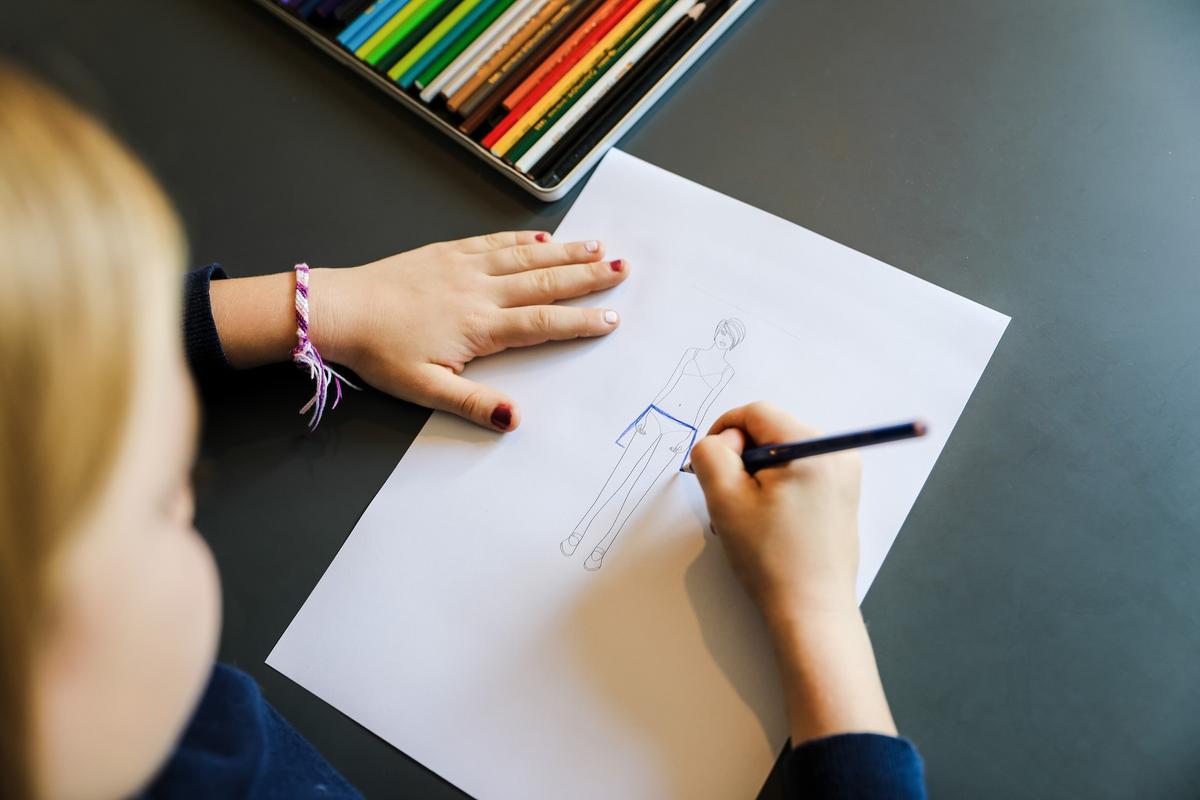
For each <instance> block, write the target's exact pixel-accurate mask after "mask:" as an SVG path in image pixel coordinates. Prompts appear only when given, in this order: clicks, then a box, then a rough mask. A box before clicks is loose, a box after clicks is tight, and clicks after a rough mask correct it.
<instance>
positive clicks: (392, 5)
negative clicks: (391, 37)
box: [337, 0, 408, 51]
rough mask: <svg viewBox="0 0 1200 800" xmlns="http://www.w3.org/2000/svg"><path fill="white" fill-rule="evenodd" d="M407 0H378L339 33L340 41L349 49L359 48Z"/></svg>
mask: <svg viewBox="0 0 1200 800" xmlns="http://www.w3.org/2000/svg"><path fill="white" fill-rule="evenodd" d="M407 2H408V0H378V2H376V3H374V4H373V5H371V7H370V8H368V9H367V10H366V11H364V12H363V13H362V14H360V15H359V16H358V17H357V18H355V20H354V22H351V23H350V24H349V25H347V26H346V28H345V30H343V31H342V32H341V33H339V34H338V37H337V38H338V43H339V44H341V45H342V46H343V47H345V48H346V49H347V50H351V51H353V50H357V49H358V48H359V47H361V46H362V44H363V42H365V41H366V40H367V39H369V38H371V36H372V35H373V34H374V33H375V31H377V30H379V29H380V28H381V27H383V26H384V24H386V23H387V21H388V20H389V19H391V18H392V16H393V15H395V13H396V12H397V11H399V10H400V9H401V8H402V7H403V6H404V5H405V4H406V3H407Z"/></svg>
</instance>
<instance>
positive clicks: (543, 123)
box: [504, 0, 676, 164]
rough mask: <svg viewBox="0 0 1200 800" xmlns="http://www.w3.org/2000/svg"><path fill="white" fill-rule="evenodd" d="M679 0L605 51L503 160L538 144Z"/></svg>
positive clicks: (517, 156) (666, 4) (672, 0)
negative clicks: (543, 135)
mask: <svg viewBox="0 0 1200 800" xmlns="http://www.w3.org/2000/svg"><path fill="white" fill-rule="evenodd" d="M675 2H676V0H663V2H661V3H659V4H658V5H657V6H655V7H654V10H653V11H651V12H650V13H649V14H647V15H646V16H645V17H643V18H642V21H641V22H639V23H638V24H637V25H636V26H634V28H633V30H631V31H630V32H629V35H627V36H626V37H625V38H624V39H622V40H621V41H620V43H618V44H617V46H616V47H614V48H613V49H612V50H609V51H608V52H607V53H605V54H604V57H603V58H601V59H600V60H599V61H597V62H596V64H595V65H594V66H593V67H592V68H591V69H589V70H588V71H587V72H585V73H584V74H583V75H582V76H580V78H579V80H577V81H576V82H575V83H574V84H573V85H572V86H571V88H570V89H568V90H567V91H566V92H565V93H564V94H563V96H562V97H560V98H559V99H558V102H557V103H555V104H554V105H553V106H551V107H550V108H549V109H547V110H546V113H545V114H544V115H542V118H541V119H539V120H538V121H537V122H535V123H534V125H533V127H532V128H530V129H529V130H528V131H526V133H525V135H524V136H522V137H521V138H520V139H518V140H517V141H516V144H514V145H513V146H512V147H511V148H509V150H508V152H507V153H505V154H504V160H505V161H507V162H508V163H510V164H515V163H517V161H519V160H520V158H521V156H523V155H525V153H526V151H528V150H529V148H531V147H533V146H534V145H535V144H537V140H538V139H540V138H542V134H543V133H545V132H546V131H548V130H550V127H551V126H552V125H553V124H554V123H555V122H557V121H558V119H559V117H561V116H562V115H563V114H565V113H567V110H568V109H569V108H570V107H571V106H573V105H575V101H576V100H578V99H579V98H581V97H583V95H584V94H585V93H586V92H587V90H588V89H590V88H592V84H594V83H595V82H596V81H598V80H600V76H601V75H603V74H604V73H605V72H606V71H607V70H608V68H609V67H610V66H612V65H613V64H614V63H615V62H616V61H617V60H618V59H620V58H621V56H623V55H625V51H626V50H628V49H629V48H630V47H633V44H634V42H636V41H637V40H638V39H640V38H641V36H642V34H644V33H645V32H646V31H648V30H650V27H651V26H652V25H654V23H655V22H657V21H658V18H659V17H661V16H662V15H663V14H665V13H667V9H669V8H670V7H671V6H673V5H674V4H675Z"/></svg>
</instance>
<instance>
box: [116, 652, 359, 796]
mask: <svg viewBox="0 0 1200 800" xmlns="http://www.w3.org/2000/svg"><path fill="white" fill-rule="evenodd" d="M210 797H221V798H225V797H238V798H243V800H284V798H287V800H291V798H323V800H362V795H361V794H359V792H358V791H357V790H356V789H355V788H354V787H353V786H351V785H350V784H349V783H347V782H346V779H345V778H343V777H342V776H341V775H340V774H339V773H338V772H337V771H336V770H334V768H333V767H332V766H330V765H329V762H327V761H326V760H325V759H324V758H322V757H321V755H320V754H319V753H317V751H316V750H314V749H313V747H312V745H311V744H309V743H308V741H307V740H306V739H305V738H304V737H303V736H301V735H300V734H299V733H298V732H297V731H296V729H295V728H293V727H292V726H291V725H289V724H288V722H287V721H286V720H285V719H284V718H283V717H281V716H280V715H279V712H277V711H276V710H275V709H274V708H272V707H271V705H270V704H268V703H267V701H266V699H265V698H264V697H263V695H262V692H261V691H259V688H258V684H256V683H255V682H254V680H253V679H252V678H251V677H250V676H249V675H247V674H246V673H244V672H241V671H240V670H236V669H234V668H233V667H229V666H227V665H224V664H218V665H217V666H216V668H215V669H214V670H213V673H212V677H211V678H210V679H209V682H208V688H207V689H206V690H205V692H204V696H203V698H202V699H201V701H200V705H199V706H198V707H197V708H196V711H195V712H194V714H193V716H192V720H191V722H190V723H188V726H187V729H186V730H185V731H184V734H183V737H182V739H180V741H179V744H178V746H177V747H176V749H175V752H174V753H173V754H172V755H171V757H170V759H168V761H167V763H166V764H164V765H163V767H162V769H161V771H160V772H159V774H158V775H157V776H156V777H155V778H154V779H153V781H152V782H151V783H150V785H149V786H148V787H146V789H145V790H144V791H143V792H142V793H141V794H140V795H138V800H192V798H197V800H199V798H210Z"/></svg>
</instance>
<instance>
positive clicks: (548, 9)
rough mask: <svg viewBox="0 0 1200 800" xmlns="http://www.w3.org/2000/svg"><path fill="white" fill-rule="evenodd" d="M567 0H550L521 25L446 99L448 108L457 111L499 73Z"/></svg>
mask: <svg viewBox="0 0 1200 800" xmlns="http://www.w3.org/2000/svg"><path fill="white" fill-rule="evenodd" d="M567 2H568V0H550V2H548V3H547V4H546V5H545V6H543V7H542V9H541V10H540V11H538V12H537V14H535V15H534V16H533V17H531V18H530V19H529V20H527V21H526V22H525V24H524V25H522V26H521V29H520V30H518V31H517V32H516V33H515V34H513V37H512V38H511V39H509V40H508V42H507V43H506V44H505V45H504V46H503V47H501V48H500V49H499V50H498V51H496V53H495V54H494V55H493V56H492V57H491V58H489V59H488V60H487V62H486V63H485V64H484V65H483V66H481V67H480V68H479V69H478V70H476V71H475V74H474V75H472V76H471V79H470V80H469V81H467V82H466V83H464V84H463V85H462V86H461V87H459V89H458V90H457V91H455V92H454V94H452V95H450V97H449V99H448V100H446V108H448V109H450V110H451V111H455V112H457V111H458V108H459V106H461V105H462V104H463V103H464V102H466V100H467V99H468V98H470V97H471V95H473V94H475V90H476V89H478V88H479V87H480V86H482V85H483V83H484V81H486V80H487V79H488V78H490V77H491V76H492V75H496V74H498V72H499V70H500V68H501V67H503V66H504V65H505V64H506V63H507V62H508V60H509V59H510V58H512V57H513V56H515V55H516V54H517V52H518V51H519V50H520V49H521V48H522V47H523V46H524V45H525V43H526V42H528V41H529V40H530V39H531V38H532V37H533V35H534V34H535V33H536V32H537V31H538V30H539V29H540V28H542V26H544V25H545V24H546V23H548V22H550V21H551V20H552V19H553V18H554V15H555V14H557V13H558V12H559V9H561V8H562V7H563V6H564V5H566V4H567Z"/></svg>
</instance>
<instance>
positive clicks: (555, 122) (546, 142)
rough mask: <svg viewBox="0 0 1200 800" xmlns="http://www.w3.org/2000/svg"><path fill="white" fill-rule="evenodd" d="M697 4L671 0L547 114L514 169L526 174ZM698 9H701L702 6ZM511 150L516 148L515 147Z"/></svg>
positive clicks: (684, 0)
mask: <svg viewBox="0 0 1200 800" xmlns="http://www.w3.org/2000/svg"><path fill="white" fill-rule="evenodd" d="M697 5H699V3H697V2H696V0H674V2H673V3H671V4H670V5H669V6H668V7H667V8H666V9H665V10H664V11H663V12H662V13H661V14H660V15H659V16H658V17H657V18H656V19H654V21H653V24H652V25H651V26H650V28H649V29H648V30H647V31H646V32H645V33H643V34H641V35H640V36H638V37H637V38H636V40H631V41H629V42H627V43H626V46H625V47H624V48H623V49H622V51H621V52H619V53H617V54H616V55H615V57H614V62H613V63H612V64H611V65H610V66H609V67H608V68H607V69H606V70H603V71H601V72H598V73H597V74H596V75H595V76H594V77H593V78H592V79H591V80H590V81H589V82H588V83H587V84H586V85H584V86H583V87H581V93H580V94H579V95H578V96H577V99H576V100H574V101H573V102H569V103H567V104H566V105H565V107H561V108H559V109H556V110H552V111H551V112H550V113H549V114H547V117H546V120H545V121H546V127H545V129H544V131H543V132H542V135H541V136H540V137H539V138H538V139H537V141H536V142H531V143H530V144H529V147H528V149H527V150H526V151H525V152H524V153H522V154H519V155H515V157H516V158H517V161H516V167H517V169H519V170H521V171H522V172H526V173H528V172H529V171H530V170H531V169H532V168H533V166H534V165H535V164H537V163H538V162H539V161H540V160H541V159H542V157H543V156H545V155H546V153H548V152H549V151H550V149H551V148H552V147H554V145H556V144H558V143H559V142H560V141H562V139H563V137H564V136H567V135H568V134H569V133H570V132H571V130H572V129H573V128H574V127H575V126H576V125H577V124H579V122H580V120H582V119H583V117H584V116H585V115H586V114H587V112H588V111H590V110H591V109H592V108H594V107H595V106H596V104H597V103H598V102H600V100H601V99H602V98H603V97H604V96H605V95H606V94H608V92H609V91H611V90H612V88H613V87H614V86H616V85H617V83H618V82H619V81H620V80H621V78H623V77H624V76H625V74H626V73H627V72H629V70H630V69H631V68H632V67H633V65H634V64H636V63H637V62H638V60H639V59H641V58H642V57H643V56H645V55H646V53H648V52H649V51H650V49H651V48H652V47H654V45H655V44H657V43H658V42H659V41H661V40H662V39H663V38H664V37H665V36H667V35H668V33H669V32H670V31H671V30H672V28H673V27H674V26H675V24H676V23H677V22H679V20H680V19H682V18H683V16H684V15H686V14H688V13H689V12H690V11H691V10H692V9H693V8H695V7H696V6H697ZM700 10H701V11H703V8H701V9H700ZM698 13H699V12H697V14H698ZM560 105H561V104H560ZM539 124H540V123H539ZM528 136H529V134H526V137H528ZM515 149H520V148H519V146H518V147H517V148H515Z"/></svg>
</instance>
